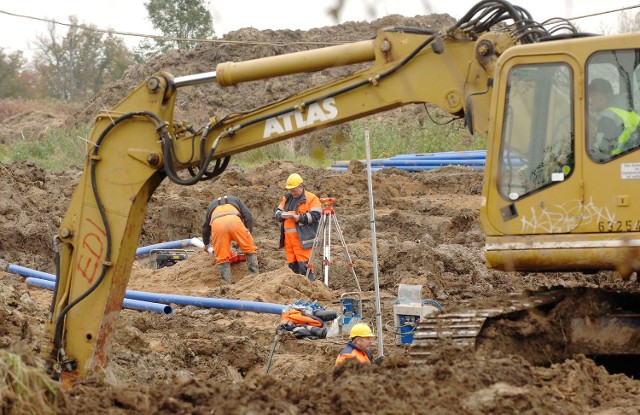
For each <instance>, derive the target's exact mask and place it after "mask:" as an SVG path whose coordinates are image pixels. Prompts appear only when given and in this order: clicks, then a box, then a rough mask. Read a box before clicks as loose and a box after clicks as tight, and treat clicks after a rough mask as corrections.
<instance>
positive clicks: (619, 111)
mask: <svg viewBox="0 0 640 415" xmlns="http://www.w3.org/2000/svg"><path fill="white" fill-rule="evenodd" d="M586 97H587V102H588V106H587V109H586V119H587V120H589V121H588V123H587V153H588V154H589V156H590V157H591V159H592V160H594V161H595V162H597V163H608V162H609V161H611V160H614V159H616V158H618V157H620V156H622V155H625V154H627V153H629V152H631V151H635V150H637V149H638V147H640V115H639V114H640V50H638V49H635V50H634V49H631V50H609V51H600V52H596V53H594V54H593V55H592V56H591V57H590V58H589V60H588V61H587V88H586Z"/></svg>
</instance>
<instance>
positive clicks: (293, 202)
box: [275, 173, 322, 281]
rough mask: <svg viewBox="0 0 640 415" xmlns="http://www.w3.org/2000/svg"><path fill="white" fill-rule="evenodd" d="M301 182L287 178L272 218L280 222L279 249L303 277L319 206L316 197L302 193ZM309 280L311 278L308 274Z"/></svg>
mask: <svg viewBox="0 0 640 415" xmlns="http://www.w3.org/2000/svg"><path fill="white" fill-rule="evenodd" d="M303 183H304V182H303V180H302V177H301V176H300V175H299V174H298V173H293V174H291V175H290V176H289V178H288V179H287V182H286V183H285V186H284V188H285V189H286V190H287V193H286V194H285V195H284V196H283V197H282V200H281V201H280V204H279V205H278V207H277V208H276V212H275V218H276V220H277V221H279V222H280V223H281V226H280V248H284V249H285V253H286V256H287V263H288V264H289V268H291V270H292V271H293V272H295V273H297V274H302V275H306V274H307V264H308V262H309V257H310V256H311V249H312V248H313V241H314V239H315V237H316V232H317V231H318V224H319V222H320V218H321V217H322V207H321V205H320V199H318V196H316V195H315V194H313V193H311V192H309V191H308V190H306V189H305V188H304V184H303ZM309 279H310V280H311V281H313V280H314V279H315V277H314V276H313V273H311V272H310V273H309Z"/></svg>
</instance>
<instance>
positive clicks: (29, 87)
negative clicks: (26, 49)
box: [0, 48, 40, 98]
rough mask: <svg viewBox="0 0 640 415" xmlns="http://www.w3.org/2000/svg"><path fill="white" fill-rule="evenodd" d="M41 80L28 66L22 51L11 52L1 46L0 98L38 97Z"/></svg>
mask: <svg viewBox="0 0 640 415" xmlns="http://www.w3.org/2000/svg"><path fill="white" fill-rule="evenodd" d="M38 86H39V80H38V77H37V76H36V74H35V73H34V72H33V71H31V70H29V69H28V68H27V67H26V60H25V59H24V57H23V55H22V51H16V52H13V53H10V54H7V53H5V51H4V49H3V48H0V98H37V97H38V93H39V92H40V91H39V90H38Z"/></svg>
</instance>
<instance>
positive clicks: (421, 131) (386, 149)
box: [331, 120, 486, 161]
mask: <svg viewBox="0 0 640 415" xmlns="http://www.w3.org/2000/svg"><path fill="white" fill-rule="evenodd" d="M349 126H350V129H349V132H348V139H347V140H345V141H344V142H342V143H340V142H338V143H335V145H332V146H331V159H332V160H334V161H336V160H353V159H358V160H363V159H365V158H366V149H365V140H364V132H365V128H369V144H370V150H371V158H372V159H376V158H387V157H392V156H394V155H397V154H413V153H438V152H442V151H466V150H484V149H486V139H485V138H484V137H481V136H475V135H474V136H472V135H471V134H470V133H469V131H468V130H467V129H466V128H465V127H464V126H463V125H462V121H454V122H452V123H449V124H445V125H438V124H434V123H425V124H424V125H421V124H420V122H419V121H417V120H415V121H411V122H403V123H400V124H395V123H391V122H376V123H373V122H366V121H363V120H359V121H354V122H351V123H350V125H349Z"/></svg>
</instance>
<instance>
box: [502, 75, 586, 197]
mask: <svg viewBox="0 0 640 415" xmlns="http://www.w3.org/2000/svg"><path fill="white" fill-rule="evenodd" d="M572 78H573V74H572V70H571V67H570V66H569V65H567V64H565V63H545V64H532V65H518V66H515V67H513V68H512V69H511V70H510V72H509V77H508V83H507V94H506V98H505V114H504V118H503V119H504V125H503V128H502V147H501V157H500V170H499V175H500V176H499V186H500V192H501V194H502V195H503V196H504V197H506V198H508V199H510V200H517V199H520V198H522V197H523V196H526V195H527V194H530V193H532V192H535V191H536V190H538V189H541V188H543V187H546V186H549V185H552V184H554V183H556V182H562V181H564V180H565V179H566V178H567V177H569V176H570V175H571V174H572V172H573V169H574V120H573V99H572V97H573V81H572Z"/></svg>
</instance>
